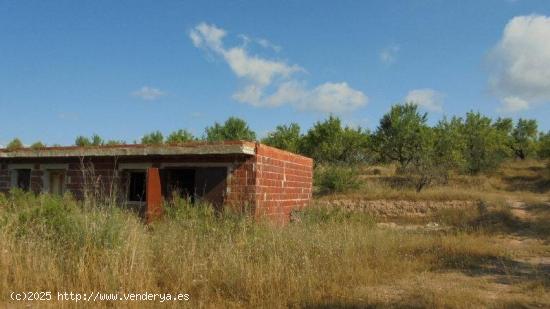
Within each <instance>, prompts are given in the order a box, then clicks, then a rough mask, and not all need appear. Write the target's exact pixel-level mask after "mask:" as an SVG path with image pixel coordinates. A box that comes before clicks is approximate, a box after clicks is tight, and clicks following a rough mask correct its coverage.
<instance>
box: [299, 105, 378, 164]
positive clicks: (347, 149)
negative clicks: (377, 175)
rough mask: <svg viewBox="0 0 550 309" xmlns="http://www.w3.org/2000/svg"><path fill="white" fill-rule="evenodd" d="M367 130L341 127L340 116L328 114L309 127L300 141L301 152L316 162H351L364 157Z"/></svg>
mask: <svg viewBox="0 0 550 309" xmlns="http://www.w3.org/2000/svg"><path fill="white" fill-rule="evenodd" d="M368 136H369V135H368V132H367V131H364V130H363V129H361V128H357V129H354V128H350V127H345V128H344V127H342V122H341V120H340V118H338V117H335V116H332V115H331V116H329V118H327V119H326V120H325V121H323V122H321V121H318V122H316V123H315V125H314V126H313V127H312V128H311V129H309V131H308V132H307V134H306V135H305V136H304V137H303V139H302V143H301V147H300V149H301V151H300V152H301V153H303V154H305V155H307V156H309V157H312V158H313V159H314V160H315V162H318V163H352V162H357V161H360V160H362V159H364V158H365V156H366V148H367V145H368Z"/></svg>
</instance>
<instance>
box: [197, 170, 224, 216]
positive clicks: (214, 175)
mask: <svg viewBox="0 0 550 309" xmlns="http://www.w3.org/2000/svg"><path fill="white" fill-rule="evenodd" d="M196 179H197V184H196V185H197V189H196V191H197V196H200V197H201V199H202V200H204V201H206V202H209V203H211V204H212V205H213V206H214V207H215V208H216V209H218V210H220V209H221V207H222V205H223V203H224V199H225V190H226V186H227V185H226V179H227V167H201V168H197V178H196Z"/></svg>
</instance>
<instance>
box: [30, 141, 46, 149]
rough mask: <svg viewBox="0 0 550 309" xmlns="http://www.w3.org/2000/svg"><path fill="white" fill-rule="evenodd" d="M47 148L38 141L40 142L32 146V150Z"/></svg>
mask: <svg viewBox="0 0 550 309" xmlns="http://www.w3.org/2000/svg"><path fill="white" fill-rule="evenodd" d="M44 147H46V145H45V144H44V143H42V142H41V141H38V142H34V143H33V144H32V145H31V148H32V149H40V148H44Z"/></svg>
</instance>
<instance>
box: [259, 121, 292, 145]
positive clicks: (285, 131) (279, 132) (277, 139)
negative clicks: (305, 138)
mask: <svg viewBox="0 0 550 309" xmlns="http://www.w3.org/2000/svg"><path fill="white" fill-rule="evenodd" d="M301 139H302V136H301V134H300V126H299V125H298V124H297V123H291V124H290V125H288V126H287V125H279V126H277V128H275V131H273V132H270V133H269V134H268V135H267V137H266V138H264V139H263V140H262V143H264V144H266V145H269V146H273V147H276V148H279V149H283V150H288V151H291V152H298V151H299V150H300V142H301Z"/></svg>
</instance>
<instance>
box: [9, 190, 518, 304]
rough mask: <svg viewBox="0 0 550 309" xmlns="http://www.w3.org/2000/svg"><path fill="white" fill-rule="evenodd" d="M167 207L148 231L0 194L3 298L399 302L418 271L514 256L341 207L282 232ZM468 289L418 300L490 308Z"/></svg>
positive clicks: (122, 219) (74, 208) (305, 217)
mask: <svg viewBox="0 0 550 309" xmlns="http://www.w3.org/2000/svg"><path fill="white" fill-rule="evenodd" d="M166 206H167V212H166V213H167V216H166V217H165V218H164V219H163V220H161V221H159V222H156V223H155V224H153V225H151V226H146V225H144V224H142V222H141V221H140V220H141V219H140V218H139V217H138V216H137V215H135V214H134V213H131V212H127V211H124V210H121V209H119V208H116V207H101V206H98V207H94V208H90V207H82V205H80V204H79V203H78V202H75V201H74V200H73V199H72V198H71V197H70V196H65V197H53V196H48V195H41V196H34V195H32V194H26V193H22V192H14V193H13V194H11V195H9V196H2V197H0V248H1V252H0V291H3V292H2V293H1V295H0V301H4V302H6V301H8V299H7V297H8V294H7V293H6V291H52V292H54V293H56V292H58V291H61V292H62V291H74V292H86V291H98V292H141V293H143V292H146V291H147V292H151V293H155V292H157V293H180V292H181V293H188V294H189V295H190V296H191V300H190V303H189V305H192V306H193V307H195V306H198V307H212V308H219V307H270V308H277V307H288V306H290V307H333V306H342V307H345V306H355V305H357V306H359V305H360V306H366V305H369V304H370V305H373V306H392V305H400V304H401V305H404V304H410V303H411V302H412V299H411V298H410V297H413V298H414V297H415V295H417V294H418V293H421V292H422V291H423V290H422V289H424V288H421V287H420V286H418V285H414V284H413V283H414V280H418V278H419V276H422V274H429V273H434V272H446V271H451V270H459V271H460V270H467V269H472V268H476V267H479V266H480V265H482V264H484V263H487V262H494V261H502V262H503V263H505V262H506V261H507V260H508V259H509V252H508V251H507V249H506V248H505V247H503V246H500V245H498V244H494V243H491V241H490V237H491V236H490V235H489V234H486V233H483V232H479V231H478V232H472V231H466V230H464V231H461V230H457V231H455V232H452V233H424V232H406V231H398V230H391V229H379V228H377V227H376V224H375V223H376V222H375V219H374V218H372V217H370V216H369V215H367V214H361V213H349V212H343V211H340V210H338V209H328V208H312V209H309V210H307V211H306V212H304V213H303V214H302V215H301V222H300V223H293V224H289V225H288V226H286V227H274V226H271V225H270V224H268V223H262V222H259V223H258V222H253V221H251V220H250V218H248V217H243V216H240V215H239V214H234V213H225V214H222V215H221V216H220V215H219V214H216V213H214V212H213V211H212V209H211V208H210V207H208V206H207V205H200V204H199V205H195V206H191V205H190V204H188V203H186V202H185V201H182V200H176V201H173V202H171V203H169V204H167V205H166ZM396 282H409V283H410V284H402V288H403V289H405V294H404V295H401V296H399V295H398V296H399V297H398V298H395V297H389V296H388V297H386V296H387V295H386V296H384V295H385V294H383V293H382V294H380V293H372V289H373V288H378V287H380V286H392V285H393V284H396ZM390 294H391V289H390ZM471 294H472V291H471V289H465V290H464V291H462V292H461V290H460V289H459V290H453V291H452V293H451V291H450V292H449V294H448V295H449V297H450V298H449V300H448V301H447V302H443V303H442V301H441V300H440V299H438V298H435V297H434V298H431V297H428V296H426V295H425V296H426V297H425V298H422V299H418V301H419V304H420V305H421V306H424V305H426V306H430V305H433V306H435V305H440V304H444V305H445V304H446V305H449V306H459V307H461V306H462V307H468V306H470V305H471V306H478V305H480V304H486V303H485V301H484V300H483V298H482V297H481V296H479V295H478V296H475V297H474V296H472V295H471ZM394 296H395V295H394ZM451 296H452V297H451ZM466 296H467V297H466ZM413 303H414V302H413ZM64 305H65V306H66V305H71V306H72V304H68V303H64ZM75 305H76V304H75ZM95 305H114V304H112V303H103V304H95ZM117 305H120V304H118V303H117ZM125 305H128V306H139V305H144V304H143V303H142V304H139V303H125ZM165 305H166V304H165ZM168 306H174V307H177V306H181V303H174V304H168Z"/></svg>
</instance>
